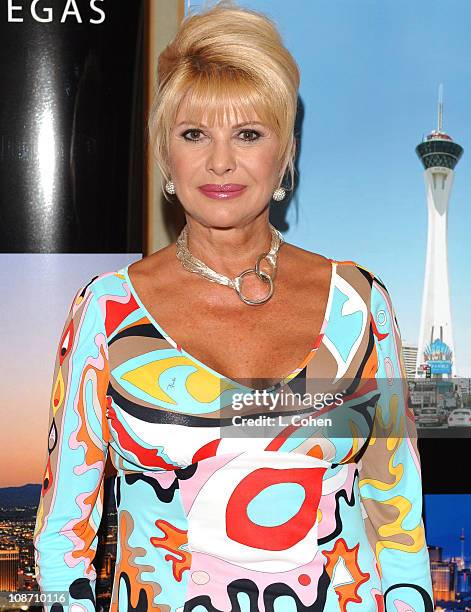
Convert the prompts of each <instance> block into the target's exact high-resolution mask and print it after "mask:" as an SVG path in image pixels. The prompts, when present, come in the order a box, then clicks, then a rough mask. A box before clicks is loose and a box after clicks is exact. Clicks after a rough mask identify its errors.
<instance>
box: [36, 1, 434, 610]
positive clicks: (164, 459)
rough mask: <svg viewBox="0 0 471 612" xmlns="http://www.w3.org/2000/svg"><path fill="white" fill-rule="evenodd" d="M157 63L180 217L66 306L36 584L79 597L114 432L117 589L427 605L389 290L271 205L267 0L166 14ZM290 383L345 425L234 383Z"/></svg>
mask: <svg viewBox="0 0 471 612" xmlns="http://www.w3.org/2000/svg"><path fill="white" fill-rule="evenodd" d="M159 73H160V74H159V77H160V85H159V91H158V94H157V97H156V102H155V106H154V108H153V111H152V115H151V123H150V127H151V134H152V135H154V136H155V138H154V140H153V144H154V148H155V152H156V155H157V160H158V162H159V164H160V167H161V169H162V175H163V177H164V180H163V185H164V189H165V193H166V196H167V198H168V200H169V202H171V203H172V202H176V201H177V200H178V201H179V202H180V203H181V205H182V206H183V209H184V213H185V217H186V221H187V225H186V227H185V228H184V231H183V232H182V234H181V235H180V236H179V238H178V240H177V242H176V243H175V244H171V245H169V246H168V247H166V248H164V249H161V250H159V251H158V252H156V253H154V254H152V255H150V256H148V257H145V258H144V259H143V260H141V261H139V262H137V263H133V264H132V265H128V266H126V267H125V268H123V269H121V270H119V271H114V272H108V273H103V274H101V275H99V276H96V277H95V278H93V279H91V280H90V282H89V283H88V284H87V285H86V286H85V287H84V288H83V289H81V290H80V291H79V292H78V293H77V295H76V298H75V299H74V301H73V303H72V305H71V309H70V312H69V315H68V317H67V320H66V323H65V326H64V331H63V335H62V337H61V340H60V343H59V350H58V354H57V360H56V366H55V375H54V387H53V390H52V407H51V413H50V432H49V457H48V463H47V466H46V472H45V478H44V485H43V490H42V496H41V504H40V507H39V510H38V518H37V523H36V529H35V540H34V541H35V548H36V564H37V578H38V582H39V583H40V586H41V589H42V590H63V591H66V592H67V594H68V596H69V605H70V609H71V610H75V609H76V610H91V609H94V605H95V604H94V602H95V578H96V571H95V568H94V566H93V563H92V562H93V559H94V555H95V549H96V544H97V537H96V533H97V529H98V526H99V523H100V519H101V516H102V502H103V473H104V465H105V461H106V458H107V457H108V454H109V455H110V458H111V461H112V463H113V465H114V466H115V468H116V470H117V474H118V475H117V478H116V485H115V494H116V500H117V506H118V512H119V516H118V545H117V559H116V569H115V575H114V584H113V594H112V603H111V609H112V610H125V609H126V610H128V609H129V608H130V607H132V608H133V609H137V610H150V609H154V608H155V609H160V610H168V611H169V612H170V611H172V612H174V611H175V612H176V611H182V610H184V611H185V612H187V611H190V610H193V609H197V610H211V611H216V610H222V611H229V610H244V611H245V610H247V611H249V610H250V611H251V612H256V611H259V610H260V611H265V610H266V611H268V610H270V611H272V610H275V611H277V612H285V611H286V612H288V611H294V610H303V611H304V610H326V611H333V610H361V611H362V612H369V611H370V610H371V611H373V610H375V611H376V610H385V609H386V610H401V611H405V610H414V612H420V611H425V610H427V611H431V610H432V609H433V593H432V588H431V579H430V569H429V557H428V552H427V546H426V542H425V537H424V527H423V523H422V519H421V511H422V497H421V480H420V461H419V454H418V451H417V441H416V438H415V436H416V430H415V426H414V415H413V412H412V410H411V409H410V408H409V406H408V402H407V399H408V395H407V393H408V390H407V383H406V382H405V380H404V366H403V362H402V360H401V359H402V358H401V352H400V351H401V339H400V333H399V328H398V325H397V321H396V318H395V315H394V310H393V307H392V304H391V300H390V296H389V294H388V292H387V290H386V288H385V286H384V284H383V283H382V282H381V280H380V279H379V278H378V277H376V276H375V275H374V274H372V273H371V272H369V271H368V270H366V269H365V268H363V267H362V266H360V265H359V264H357V263H355V262H352V261H342V262H339V261H334V260H332V259H329V258H326V257H323V256H321V255H319V254H316V253H311V252H309V251H305V250H303V249H300V248H298V247H296V246H294V245H291V244H288V243H286V242H284V241H283V238H282V236H281V234H279V233H278V232H277V231H276V230H274V228H272V227H271V225H270V224H269V220H268V213H269V206H270V205H273V206H274V205H276V201H280V200H281V199H283V197H284V196H285V195H286V190H285V188H284V187H282V179H283V177H284V175H285V173H286V172H288V173H290V174H291V177H292V175H293V156H294V153H295V139H294V134H293V130H294V119H295V111H296V101H297V90H298V85H299V72H298V68H297V66H296V63H295V61H294V59H293V58H292V56H291V55H290V53H289V52H288V51H287V50H286V49H285V47H284V46H283V44H282V41H281V39H280V36H279V34H278V32H277V30H276V28H275V26H274V24H273V23H272V22H271V21H270V20H269V19H268V18H267V17H265V16H264V15H262V14H260V13H257V12H255V11H251V10H248V9H242V8H238V7H237V6H235V5H231V4H227V3H219V4H218V5H216V6H215V7H213V8H211V9H208V10H206V11H204V12H203V13H200V14H198V15H193V16H190V17H188V18H187V19H186V20H185V21H184V22H183V24H182V26H181V28H180V30H179V32H178V35H177V37H176V38H175V40H174V41H173V43H172V44H171V45H170V46H169V47H168V48H167V49H166V50H165V51H164V53H163V54H162V56H161V57H160V62H159ZM291 184H292V181H291ZM170 196H172V197H170ZM247 270H250V271H249V272H248V271H247ZM347 379H348V384H347ZM362 379H363V380H362ZM365 379H366V381H367V384H364V380H365ZM295 385H296V388H297V389H298V391H297V392H299V390H300V389H301V390H303V391H304V392H306V391H307V389H308V388H313V387H316V388H320V387H319V385H320V386H321V387H323V389H324V390H325V389H327V388H328V389H330V390H334V391H339V390H340V389H345V388H347V387H348V389H347V391H348V392H347V393H344V394H343V395H342V394H341V395H340V396H339V397H340V398H341V399H342V400H343V402H341V401H340V400H339V402H338V405H337V404H335V403H332V402H327V401H326V395H324V396H322V397H323V401H322V402H321V403H320V406H319V405H318V404H316V407H315V410H313V405H311V406H308V407H307V408H306V406H303V407H302V408H299V407H298V410H297V414H298V416H299V414H301V415H302V416H307V415H311V416H312V415H313V413H314V412H315V413H316V415H317V414H323V415H328V416H329V415H330V416H335V415H337V416H338V415H342V416H341V419H340V421H341V423H343V425H344V429H343V430H342V431H343V434H342V435H341V436H340V435H339V430H337V429H336V430H334V434H335V435H329V434H332V433H333V432H332V431H327V435H319V429H315V430H314V432H315V434H316V435H314V433H313V429H312V427H309V426H302V427H296V426H295V425H294V424H293V423H294V421H289V420H288V421H283V422H282V423H281V425H280V426H279V427H278V429H277V428H276V427H273V428H270V425H269V424H267V419H266V417H267V416H268V415H270V416H282V417H292V416H293V410H292V409H291V407H290V406H283V407H280V406H281V404H280V406H272V405H270V406H269V407H268V408H267V404H266V403H265V404H263V405H260V404H258V405H256V406H254V405H253V404H252V405H251V404H250V401H248V400H247V395H245V396H243V395H242V394H240V392H241V391H245V392H246V393H248V394H249V395H250V394H251V393H253V395H254V396H256V395H257V391H260V390H271V391H272V392H276V391H278V392H279V393H280V395H279V397H281V391H282V390H287V389H288V388H291V389H292V388H293V387H294V386H295ZM316 385H317V386H316ZM236 392H239V394H240V396H241V397H243V398H245V399H244V401H243V403H242V410H241V409H240V408H241V406H240V405H239V406H236V404H235V403H234V398H235V395H236ZM265 401H267V400H266V395H265ZM316 401H317V400H316ZM235 414H236V415H238V416H239V417H244V418H245V417H246V416H247V415H250V416H252V417H257V416H262V417H264V418H265V421H264V429H263V435H260V434H261V432H262V429H259V430H258V431H257V430H255V431H254V430H252V431H248V428H246V429H245V430H244V432H245V433H247V432H248V435H246V436H245V437H242V438H241V437H240V436H239V437H238V436H237V435H232V434H230V433H229V431H230V430H231V431H232V433H233V430H235V429H236V426H237V422H236V421H237V420H236V419H234V418H233V417H234V415H235ZM239 420H242V419H239ZM338 422H339V419H338V418H337V423H338ZM373 425H374V427H373ZM381 426H384V432H383V435H380V427H381ZM226 427H227V429H226ZM231 428H232V429H231ZM280 428H281V429H280ZM75 606H76V607H75ZM64 608H67V606H64ZM57 609H58V608H57Z"/></svg>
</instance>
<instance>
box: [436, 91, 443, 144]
mask: <svg viewBox="0 0 471 612" xmlns="http://www.w3.org/2000/svg"><path fill="white" fill-rule="evenodd" d="M437 131H438V133H441V132H442V131H443V83H440V85H439V86H438V130H437Z"/></svg>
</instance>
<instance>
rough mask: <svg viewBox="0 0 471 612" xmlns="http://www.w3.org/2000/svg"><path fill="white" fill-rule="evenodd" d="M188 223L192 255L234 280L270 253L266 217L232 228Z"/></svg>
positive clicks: (189, 246) (270, 235) (269, 235)
mask: <svg viewBox="0 0 471 612" xmlns="http://www.w3.org/2000/svg"><path fill="white" fill-rule="evenodd" d="M187 224H188V227H187V231H188V235H187V238H188V243H187V244H188V249H189V251H190V253H191V254H192V255H193V256H194V257H197V258H198V259H200V260H201V261H203V262H204V263H205V264H206V265H207V266H209V267H210V268H212V269H213V270H215V271H216V272H219V274H224V275H226V276H229V277H230V278H233V277H235V276H237V275H239V274H240V273H241V272H242V270H245V269H247V268H252V267H253V266H254V265H255V262H256V260H257V257H258V256H259V255H260V254H261V253H266V252H268V251H269V250H270V246H271V240H272V234H271V231H270V227H269V224H268V221H267V219H265V218H264V219H260V220H258V219H257V220H255V221H253V222H251V223H250V224H248V225H244V226H238V227H228V228H216V227H208V226H204V225H201V224H200V223H195V222H193V221H192V220H191V219H188V221H187Z"/></svg>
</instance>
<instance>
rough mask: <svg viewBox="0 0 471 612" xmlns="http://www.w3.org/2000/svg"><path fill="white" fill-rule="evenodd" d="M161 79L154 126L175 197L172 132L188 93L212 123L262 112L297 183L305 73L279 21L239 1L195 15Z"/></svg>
mask: <svg viewBox="0 0 471 612" xmlns="http://www.w3.org/2000/svg"><path fill="white" fill-rule="evenodd" d="M158 79H159V82H158V89H157V93H156V95H155V99H154V101H153V104H152V108H151V111H150V115H149V121H148V129H149V137H150V143H151V148H152V150H153V153H154V156H155V158H156V161H157V164H158V166H159V168H160V171H161V173H162V191H163V194H164V196H165V197H166V198H167V200H168V199H169V198H168V196H167V193H166V191H165V189H164V185H165V183H166V182H167V181H168V180H170V179H171V176H170V172H169V166H168V159H169V140H170V133H171V130H172V127H173V125H174V124H175V121H176V116H177V113H178V110H179V107H180V104H181V102H182V100H183V98H184V97H185V96H187V103H188V110H189V113H190V119H191V120H192V121H195V122H202V117H203V115H204V114H205V113H207V121H208V123H209V125H214V123H215V119H217V122H222V120H223V118H224V116H225V113H226V112H227V111H228V110H229V109H230V108H232V110H233V112H234V114H235V117H236V121H237V123H239V122H242V121H249V120H250V117H249V116H248V115H247V114H246V113H247V111H249V112H250V110H255V112H256V113H257V114H258V116H259V117H260V120H261V121H262V122H263V123H265V124H266V125H268V127H270V128H271V129H272V130H273V131H274V132H275V134H276V135H277V136H278V138H279V143H280V146H279V151H278V162H279V164H280V168H281V171H280V176H279V184H281V182H282V180H283V176H284V175H285V172H286V169H287V168H288V170H289V175H290V177H291V186H290V187H289V188H290V189H292V188H293V184H294V156H295V135H294V122H295V118H296V106H297V95H298V88H299V80H300V76H299V69H298V66H297V64H296V61H295V60H294V58H293V56H292V55H291V53H290V52H289V51H288V50H287V49H286V47H285V46H284V45H283V42H282V39H281V36H280V34H279V33H278V30H277V28H276V26H275V24H274V22H273V21H272V20H271V19H269V18H268V17H267V16H266V15H264V14H262V13H259V12H257V11H255V10H252V9H247V8H241V7H239V6H237V5H236V4H235V3H234V2H232V1H231V0H220V1H219V2H217V4H215V5H214V6H212V7H210V8H206V10H204V11H203V12H200V13H197V14H193V15H192V14H190V15H188V16H187V17H186V19H184V21H183V22H182V23H181V25H180V28H179V30H178V32H177V35H176V36H175V38H174V39H173V41H172V42H171V43H170V44H169V45H168V46H167V47H166V48H165V49H164V51H163V52H162V53H161V54H160V56H159V61H158Z"/></svg>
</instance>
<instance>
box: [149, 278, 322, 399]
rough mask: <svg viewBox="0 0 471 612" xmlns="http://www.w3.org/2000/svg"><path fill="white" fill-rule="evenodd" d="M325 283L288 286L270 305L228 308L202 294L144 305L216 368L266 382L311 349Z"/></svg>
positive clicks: (173, 336)
mask: <svg viewBox="0 0 471 612" xmlns="http://www.w3.org/2000/svg"><path fill="white" fill-rule="evenodd" d="M328 293H329V286H321V287H317V288H313V287H311V288H310V290H309V291H304V290H301V291H299V292H296V291H293V292H292V295H291V296H289V295H288V294H287V293H286V294H284V295H283V296H281V297H280V298H279V299H278V300H277V301H276V302H275V301H274V302H273V303H272V304H270V306H269V307H265V306H266V305H264V306H261V307H260V306H246V308H244V309H240V308H228V307H226V306H225V305H224V304H221V303H217V304H211V305H209V306H208V304H205V303H203V302H202V301H201V300H198V299H194V300H190V301H189V300H188V299H186V300H185V299H179V298H178V296H174V299H173V300H172V301H171V302H170V301H167V302H166V303H163V302H162V301H160V305H159V307H158V308H153V307H152V304H156V303H159V302H157V300H155V299H154V300H153V299H152V296H151V295H148V296H147V304H148V306H147V310H148V312H150V314H151V315H152V317H153V318H154V320H155V321H156V322H157V324H158V325H159V326H160V327H161V329H163V330H164V332H165V334H166V335H167V336H169V337H170V338H171V339H172V340H173V341H174V342H175V343H176V344H178V346H180V347H181V348H182V349H183V350H184V351H185V352H186V353H187V354H188V355H190V356H191V357H194V358H196V359H197V360H199V361H200V362H202V363H203V364H204V365H205V366H207V367H209V368H212V369H213V370H215V371H216V372H217V373H218V374H221V375H223V376H225V377H228V378H230V379H233V380H238V379H243V382H244V384H248V385H249V386H253V387H257V386H259V385H260V386H261V387H263V386H267V385H270V384H272V383H274V382H277V381H279V380H280V379H282V378H283V377H285V376H287V375H288V374H291V373H292V372H293V371H294V370H295V369H296V368H298V367H299V366H300V365H301V363H302V362H303V361H304V360H305V359H306V358H307V357H308V356H309V355H310V353H311V351H312V348H313V347H314V346H315V344H316V341H317V340H318V336H319V334H320V332H321V328H322V325H323V323H324V317H325V315H326V309H327V299H328Z"/></svg>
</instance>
